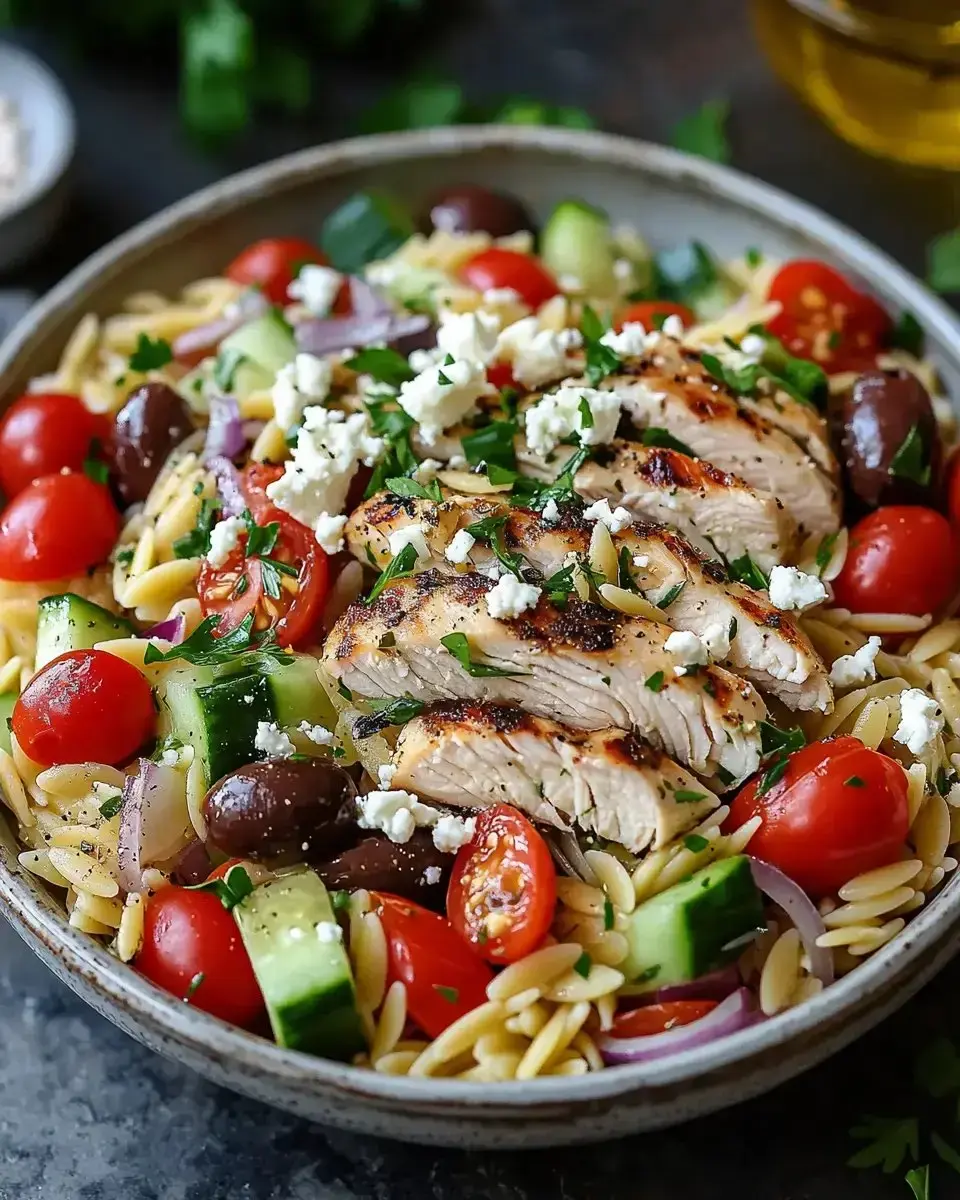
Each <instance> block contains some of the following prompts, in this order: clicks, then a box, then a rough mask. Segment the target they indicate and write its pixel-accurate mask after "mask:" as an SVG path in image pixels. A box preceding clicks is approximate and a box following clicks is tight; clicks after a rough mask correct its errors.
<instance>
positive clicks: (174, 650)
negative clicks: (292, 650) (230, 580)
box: [143, 612, 287, 667]
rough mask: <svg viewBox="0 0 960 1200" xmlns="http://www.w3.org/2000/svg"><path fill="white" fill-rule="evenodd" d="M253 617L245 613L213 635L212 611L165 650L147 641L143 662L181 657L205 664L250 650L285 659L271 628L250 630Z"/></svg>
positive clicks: (216, 622) (215, 619)
mask: <svg viewBox="0 0 960 1200" xmlns="http://www.w3.org/2000/svg"><path fill="white" fill-rule="evenodd" d="M253 616H254V614H253V613H252V612H251V613H247V615H246V616H245V617H244V618H243V620H242V621H241V622H240V624H239V625H237V626H236V627H235V628H234V629H231V630H230V631H229V632H228V633H225V634H224V635H223V637H217V636H216V635H215V633H214V630H215V629H216V628H217V626H218V625H219V623H220V617H219V615H218V614H216V613H214V614H212V615H211V616H209V617H206V618H205V619H204V620H203V621H201V622H200V624H199V625H198V626H197V628H196V629H195V630H194V631H193V633H191V634H190V636H189V637H188V638H186V639H185V640H184V641H182V642H181V643H180V644H179V646H172V647H171V648H170V649H169V650H167V651H166V652H164V651H163V650H160V649H159V647H157V646H155V645H154V643H153V642H151V643H150V644H149V646H147V649H146V652H145V653H144V656H143V661H144V663H146V664H147V665H148V666H149V665H150V664H151V663H158V662H174V661H175V660H176V659H178V658H182V659H183V660H184V661H185V662H189V663H193V664H194V666H200V667H207V666H217V665H219V664H220V663H226V662H230V661H231V659H234V658H236V657H237V656H238V655H240V654H246V653H247V652H249V651H253V650H257V651H260V652H262V653H265V654H270V655H273V656H274V657H276V658H280V659H281V660H282V659H286V658H287V652H286V651H285V650H282V649H281V648H280V647H279V646H278V645H277V644H276V643H275V642H274V641H273V632H272V630H269V629H267V630H264V632H263V633H257V634H254V633H253Z"/></svg>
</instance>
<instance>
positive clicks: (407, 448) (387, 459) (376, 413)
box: [364, 398, 420, 499]
mask: <svg viewBox="0 0 960 1200" xmlns="http://www.w3.org/2000/svg"><path fill="white" fill-rule="evenodd" d="M366 407H367V412H368V413H369V414H370V428H371V431H372V432H373V433H375V434H376V435H377V437H382V438H383V440H384V442H385V443H386V447H385V449H386V452H385V453H384V454H383V455H381V457H380V461H379V462H378V463H377V465H376V467H375V468H374V471H373V475H372V476H371V478H370V482H369V483H368V484H367V489H366V491H365V492H364V498H365V499H368V498H369V497H370V496H374V495H376V493H377V492H379V491H382V490H383V489H384V487H386V481H387V480H388V479H392V478H396V477H398V476H401V475H413V473H414V472H415V471H416V469H417V467H418V466H419V465H420V464H419V463H418V462H417V456H416V455H415V454H414V452H413V447H412V446H411V445H410V430H411V429H413V426H414V421H413V418H412V417H411V416H409V415H408V414H407V413H405V412H404V411H403V409H402V408H400V407H398V405H397V404H396V402H395V401H394V400H392V399H390V398H385V399H382V400H369V399H368V400H367V401H366Z"/></svg>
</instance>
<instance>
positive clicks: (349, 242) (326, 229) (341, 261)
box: [320, 191, 414, 275]
mask: <svg viewBox="0 0 960 1200" xmlns="http://www.w3.org/2000/svg"><path fill="white" fill-rule="evenodd" d="M413 231H414V225H413V218H412V217H411V215H410V213H409V211H408V210H407V209H406V208H405V207H404V206H403V205H402V204H401V203H400V202H399V201H398V200H395V199H394V198H393V197H392V196H387V195H385V194H384V193H383V192H377V191H369V192H356V193H355V194H354V195H353V196H351V197H350V198H349V199H347V200H345V201H344V202H343V204H341V205H340V207H339V208H337V209H334V211H333V212H332V213H331V214H330V215H329V216H328V217H327V219H326V220H325V221H324V223H323V229H322V230H321V232H320V245H321V247H322V248H323V251H324V253H325V254H326V255H327V257H328V258H329V259H330V261H331V262H332V263H333V265H334V266H335V267H336V268H337V270H338V271H345V272H346V273H347V274H348V275H357V274H359V273H360V270H361V268H362V267H365V266H366V264H367V263H368V262H373V261H374V260H375V259H380V258H386V257H387V256H388V255H390V254H392V253H393V252H394V250H398V249H399V248H400V247H401V246H402V245H403V243H404V242H405V241H406V240H407V238H408V237H410V235H411V234H412V233H413Z"/></svg>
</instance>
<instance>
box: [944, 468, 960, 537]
mask: <svg viewBox="0 0 960 1200" xmlns="http://www.w3.org/2000/svg"><path fill="white" fill-rule="evenodd" d="M945 480H946V483H945V491H946V499H947V512H948V513H949V515H950V521H951V522H952V524H953V525H954V526H955V528H957V529H960V450H955V451H954V452H953V454H951V455H950V458H949V460H948V461H947V469H946V472H945Z"/></svg>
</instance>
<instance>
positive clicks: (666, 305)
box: [613, 300, 697, 333]
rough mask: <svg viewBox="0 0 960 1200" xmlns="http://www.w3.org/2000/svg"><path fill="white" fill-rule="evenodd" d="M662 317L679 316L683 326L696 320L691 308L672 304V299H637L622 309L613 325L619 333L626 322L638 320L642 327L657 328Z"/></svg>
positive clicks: (692, 323)
mask: <svg viewBox="0 0 960 1200" xmlns="http://www.w3.org/2000/svg"><path fill="white" fill-rule="evenodd" d="M664 317H679V318H680V320H681V321H682V322H683V324H684V327H685V328H686V327H688V326H690V325H695V324H696V322H697V318H696V317H695V316H694V314H693V310H692V309H689V308H687V306H686V305H685V304H674V302H673V301H672V300H638V301H637V302H636V304H631V305H630V306H629V307H627V308H625V309H624V310H623V312H622V313H621V314H620V316H619V317H617V319H616V321H614V323H613V327H614V329H615V330H616V331H617V332H618V333H619V332H620V330H621V329H622V328H623V327H624V325H626V324H628V322H631V321H638V322H639V323H640V324H641V325H642V326H643V327H644V329H647V330H650V329H659V327H660V326H661V325H662V324H663V318H664Z"/></svg>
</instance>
